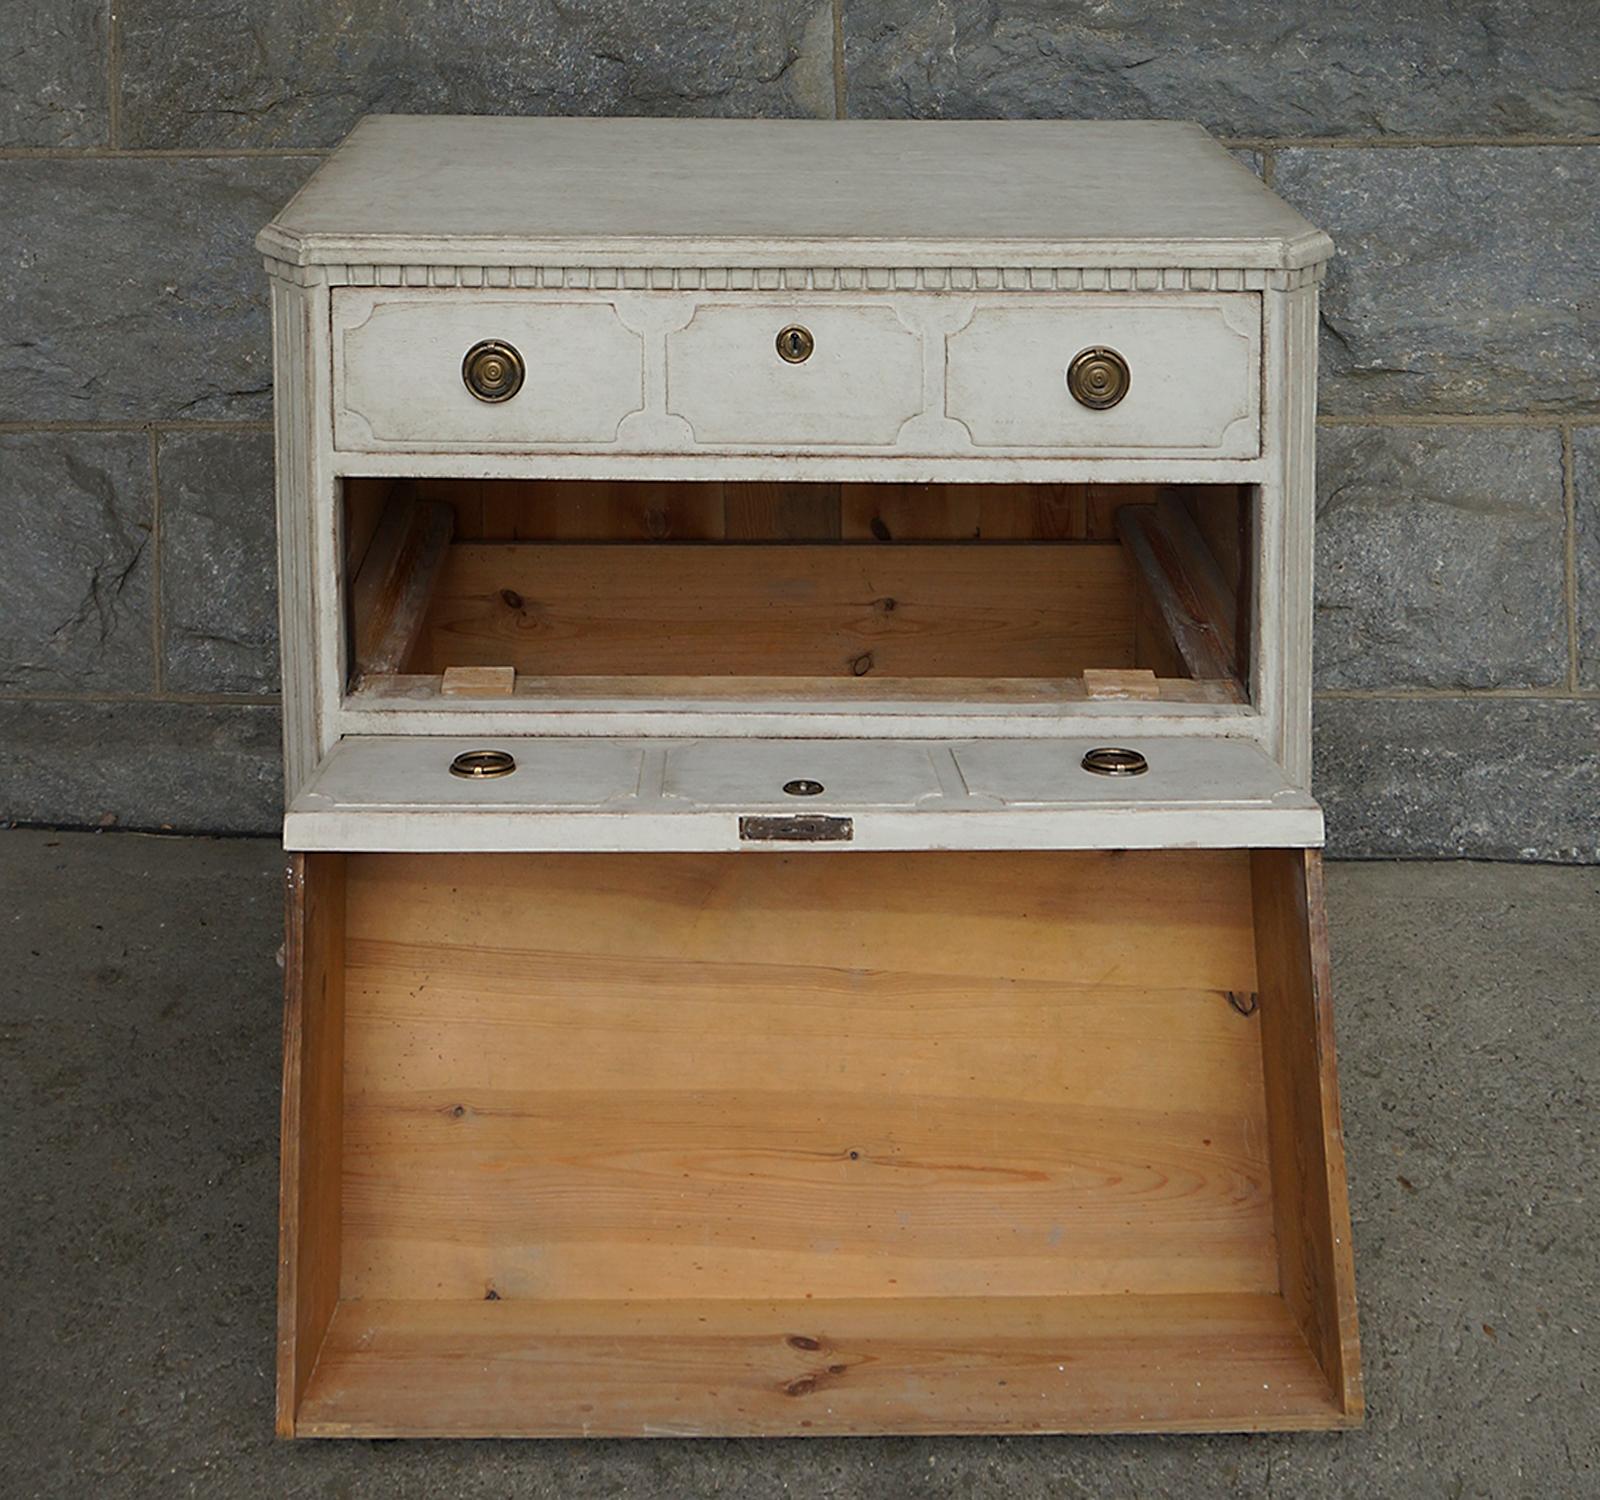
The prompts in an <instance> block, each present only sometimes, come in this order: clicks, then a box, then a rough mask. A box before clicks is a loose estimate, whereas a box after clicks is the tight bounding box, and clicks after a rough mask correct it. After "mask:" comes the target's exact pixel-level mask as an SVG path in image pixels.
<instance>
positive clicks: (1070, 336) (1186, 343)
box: [945, 293, 1261, 458]
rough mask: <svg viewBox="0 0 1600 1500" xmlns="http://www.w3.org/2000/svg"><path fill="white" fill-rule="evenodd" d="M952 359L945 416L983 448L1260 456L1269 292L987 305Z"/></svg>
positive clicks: (959, 339) (962, 334)
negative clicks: (1264, 300)
mask: <svg viewBox="0 0 1600 1500" xmlns="http://www.w3.org/2000/svg"><path fill="white" fill-rule="evenodd" d="M1075 362H1077V363H1078V366H1079V368H1078V370H1077V371H1076V372H1075V371H1074V363H1075ZM945 368H946V381H945V412H946V414H947V415H948V416H950V417H952V418H954V419H955V420H956V421H958V422H960V423H961V424H962V425H963V426H964V427H965V428H966V430H967V432H968V433H969V434H970V435H971V439H972V443H973V446H974V447H977V448H985V449H987V448H1002V449H1013V450H1015V449H1022V450H1027V451H1030V452H1034V453H1037V452H1041V451H1049V452H1054V453H1060V452H1063V451H1065V452H1088V453H1092V454H1093V455H1095V456H1097V457H1112V456H1115V455H1119V454H1126V455H1129V456H1134V457H1153V456H1155V455H1156V454H1160V453H1169V454H1184V455H1190V456H1194V457H1200V458H1254V457H1255V456H1256V455H1257V454H1258V453H1260V451H1261V301H1260V298H1259V297H1257V296H1255V295H1254V294H1251V293H1219V294H1217V295H1206V294H1198V295H1197V294H1183V295H1179V296H1171V297H1168V296H1163V295H1160V294H1156V295H1152V296H1147V297H1115V296H1105V295H1101V294H1098V293H1088V294H1085V295H1081V296H1077V297H1066V298H1053V299H1050V298H1040V299H1034V298H1010V299H1006V300H1003V301H1002V300H998V299H997V300H996V301H993V302H989V301H981V302H979V304H978V306H977V307H976V309H975V310H974V311H973V314H972V317H971V318H970V319H969V320H968V322H967V323H966V324H965V326H964V327H962V328H960V329H959V330H958V331H957V332H955V333H954V334H952V335H951V336H950V340H949V343H948V344H947V346H946V360H945Z"/></svg>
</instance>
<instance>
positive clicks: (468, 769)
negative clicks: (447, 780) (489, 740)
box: [450, 750, 517, 781]
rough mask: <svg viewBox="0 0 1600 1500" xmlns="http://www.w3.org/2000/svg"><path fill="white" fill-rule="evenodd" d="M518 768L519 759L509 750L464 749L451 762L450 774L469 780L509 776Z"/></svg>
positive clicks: (485, 779)
mask: <svg viewBox="0 0 1600 1500" xmlns="http://www.w3.org/2000/svg"><path fill="white" fill-rule="evenodd" d="M516 769H517V759H516V757H515V756H514V755H512V753H511V752H510V751H509V750H463V751H462V752H461V754H460V755H458V756H456V758H455V759H454V760H453V761H451V762H450V774H451V775H452V776H460V777H462V778H463V779H465V780H467V781H488V780H490V779H492V778H493V777H496V776H509V775H510V774H511V773H512V772H513V771H515V770H516Z"/></svg>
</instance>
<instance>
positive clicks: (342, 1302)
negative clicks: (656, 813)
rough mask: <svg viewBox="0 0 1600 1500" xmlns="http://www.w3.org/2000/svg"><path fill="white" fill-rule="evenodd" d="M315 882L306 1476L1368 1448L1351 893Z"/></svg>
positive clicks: (1136, 877) (736, 864)
mask: <svg viewBox="0 0 1600 1500" xmlns="http://www.w3.org/2000/svg"><path fill="white" fill-rule="evenodd" d="M289 877H290V878H289V946H288V1009H287V1021H286V1033H285V1096H284V1157H283V1238H282V1247H281V1249H282V1254H281V1262H280V1264H281V1279H280V1287H279V1292H280V1343H279V1367H278V1381H279V1385H278V1395H279V1427H280V1430H281V1431H282V1432H284V1433H286V1434H296V1435H307V1436H311V1435H324V1436H327V1435H366V1436H381V1435H400V1436H421V1435H440V1436H479V1435H513V1434H520V1435H549V1436H555V1435H575V1434H593V1435H602V1434H611V1435H629V1436H636V1435H643V1434H648V1433H659V1432H673V1433H678V1434H684V1435H688V1434H719V1433H720V1434H739V1435H754V1434H823V1433H857V1432H884V1433H895V1432H908V1433H910V1432H921V1433H941V1432H1062V1431H1114V1430H1132V1429H1141V1428H1143V1429H1168V1430H1192V1431H1211V1430H1232V1429H1240V1430H1249V1429H1258V1428H1277V1427H1334V1426H1342V1425H1348V1424H1350V1423H1352V1422H1353V1421H1355V1420H1356V1419H1357V1417H1358V1416H1359V1412H1360V1407H1361V1396H1360V1378H1359V1371H1358V1367H1357V1352H1356V1333H1355V1309H1354V1300H1353V1288H1352V1282H1351V1263H1350V1246H1349V1225H1348V1212H1347V1208H1346V1202H1345V1188H1344V1169H1343V1160H1342V1148H1341V1144H1340V1134H1339V1119H1338V1094H1337V1085H1336V1081H1335V1077H1334V1064H1333V1036H1332V1022H1331V1015H1330V1011H1329V1001H1328V993H1327V974H1326V959H1325V947H1324V937H1323V922H1322V895H1321V879H1320V864H1319V863H1318V860H1317V858H1316V856H1315V855H1314V854H1310V853H1307V852H1306V851H1303V850H1258V851H1249V850H1239V849H1228V850H1210V851H1193V850H1190V851H1159V852H1148V853H1135V854H1118V853H1004V854H994V853H981V854H962V853H929V854H917V855H902V854H853V855H846V856H844V857H838V858H827V859H818V858H815V857H811V856H808V855H804V854H797V855H776V856H771V857H764V858H749V857H746V856H744V855H740V854H669V855H483V854H473V855H393V854H385V855H360V854H312V855H296V856H293V857H292V863H291V866H290V871H289Z"/></svg>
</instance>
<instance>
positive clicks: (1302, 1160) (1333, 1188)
mask: <svg viewBox="0 0 1600 1500" xmlns="http://www.w3.org/2000/svg"><path fill="white" fill-rule="evenodd" d="M1251 877H1252V883H1253V889H1254V903H1255V914H1256V916H1255V920H1256V946H1257V956H1258V961H1259V964H1260V978H1261V1012H1262V1040H1263V1043H1264V1045H1265V1046H1266V1048H1267V1052H1268V1056H1269V1058H1270V1059H1271V1060H1272V1063H1273V1066H1272V1068H1271V1070H1270V1073H1269V1077H1268V1092H1267V1109H1268V1111H1269V1113H1270V1115H1271V1117H1272V1125H1271V1137H1270V1138H1271V1141H1272V1152H1273V1160H1272V1172H1273V1180H1274V1182H1275V1183H1276V1185H1277V1187H1276V1195H1277V1196H1276V1202H1277V1211H1278V1219H1279V1234H1280V1252H1279V1253H1280V1260H1281V1271H1282V1286H1283V1295H1284V1299H1285V1300H1286V1301H1287V1302H1288V1304H1289V1306H1290V1308H1291V1309H1292V1310H1293V1311H1294V1313H1295V1316H1296V1317H1297V1318H1298V1319H1299V1320H1300V1324H1301V1328H1302V1331H1303V1332H1304V1333H1305V1336H1306V1339H1307V1341H1308V1342H1309V1344H1310V1346H1311V1349H1312V1351H1313V1353H1314V1354H1315V1355H1316V1357H1317V1361H1318V1363H1319V1364H1320V1365H1321V1367H1322V1369H1323V1371H1324V1372H1325V1373H1326V1375H1327V1376H1328V1378H1329V1380H1330V1381H1332V1382H1333V1383H1334V1384H1335V1385H1336V1386H1337V1387H1338V1388H1339V1389H1340V1390H1341V1392H1342V1398H1343V1400H1344V1403H1345V1405H1346V1406H1347V1407H1348V1408H1349V1409H1350V1410H1352V1411H1355V1412H1358V1413H1359V1411H1360V1410H1361V1406H1362V1389H1361V1362H1360V1352H1359V1350H1358V1347H1357V1335H1356V1300H1355V1260H1354V1256H1353V1253H1352V1250H1351V1243H1350V1203H1349V1192H1348V1188H1347V1187H1346V1183H1345V1165H1344V1139H1343V1132H1342V1128H1341V1124H1340V1118H1339V1081H1338V1075H1337V1073H1336V1072H1335V1070H1334V1067H1333V1056H1334V1036H1333V1008H1332V999H1331V996H1332V987H1331V983H1330V978H1329V971H1328V930H1327V910H1326V905H1325V902H1324V898H1323V888H1322V856H1321V853H1320V851H1318V850H1315V849H1281V850H1278V849H1275V850H1257V851H1255V852H1254V853H1253V854H1252V855H1251Z"/></svg>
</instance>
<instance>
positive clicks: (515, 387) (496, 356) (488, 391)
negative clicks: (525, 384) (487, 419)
mask: <svg viewBox="0 0 1600 1500" xmlns="http://www.w3.org/2000/svg"><path fill="white" fill-rule="evenodd" d="M526 374H527V367H526V366H525V365H524V364H523V363H522V356H521V354H519V353H518V352H517V350H516V349H515V348H514V347H513V346H512V345H511V344H507V343H503V342H502V341H501V340H499V339H484V340H483V341H482V342H481V343H476V344H474V345H473V346H472V347H471V348H470V349H468V350H467V355H466V358H465V359H463V360H462V361H461V379H462V380H463V381H464V382H465V384H466V387H467V389H468V390H469V391H471V392H472V394H473V395H474V396H476V397H477V398H478V400H480V401H509V400H510V399H511V398H512V397H513V396H515V395H516V394H517V392H518V391H520V390H521V389H522V380H523V377H524V376H525V375H526Z"/></svg>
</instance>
